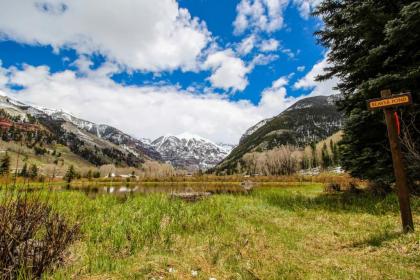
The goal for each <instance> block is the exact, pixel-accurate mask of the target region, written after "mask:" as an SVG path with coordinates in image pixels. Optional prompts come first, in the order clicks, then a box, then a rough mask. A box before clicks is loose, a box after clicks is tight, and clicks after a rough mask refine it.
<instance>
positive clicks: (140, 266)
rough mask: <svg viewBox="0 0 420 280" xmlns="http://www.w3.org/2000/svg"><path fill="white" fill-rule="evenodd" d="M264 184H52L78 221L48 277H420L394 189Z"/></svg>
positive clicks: (415, 241) (418, 241)
mask: <svg viewBox="0 0 420 280" xmlns="http://www.w3.org/2000/svg"><path fill="white" fill-rule="evenodd" d="M322 189H323V186H322V184H307V185H302V186H293V187H276V188H270V187H264V188H260V189H257V190H255V191H254V192H253V193H252V194H251V195H214V196H211V197H209V198H206V199H204V200H202V201H199V202H195V203H188V202H184V201H181V200H177V199H170V198H168V196H167V195H164V194H151V195H138V196H134V197H131V198H128V199H127V200H123V199H121V198H118V197H115V196H109V195H108V196H107V195H104V196H98V197H96V198H94V199H92V198H89V197H87V196H86V195H84V194H83V193H81V192H74V191H73V192H71V191H61V192H56V193H55V195H53V196H52V197H51V198H50V199H51V201H53V202H54V207H55V208H56V209H57V210H59V211H60V212H61V213H63V214H64V215H65V216H67V217H68V218H69V219H70V220H72V221H74V222H75V221H78V222H80V223H81V225H82V233H83V235H82V237H81V239H80V240H79V241H77V242H76V243H75V244H73V245H72V246H71V248H70V253H69V255H68V256H67V257H66V261H65V264H64V266H62V267H61V268H59V269H57V270H55V271H54V272H53V273H50V274H49V275H46V276H47V278H51V279H70V278H71V279H210V278H211V277H213V278H215V279H419V278H420V266H419V263H420V234H419V232H420V231H419V229H418V228H419V227H420V199H419V198H415V199H413V201H412V209H413V214H414V220H415V224H416V225H417V231H416V232H415V233H412V234H408V235H403V234H401V233H400V232H401V230H400V220H399V212H398V204H397V200H396V197H395V196H394V195H390V196H388V197H385V198H373V197H371V196H369V195H364V194H362V195H358V196H354V195H350V194H337V195H326V194H323V193H322Z"/></svg>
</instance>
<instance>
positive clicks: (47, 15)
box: [0, 0, 210, 71]
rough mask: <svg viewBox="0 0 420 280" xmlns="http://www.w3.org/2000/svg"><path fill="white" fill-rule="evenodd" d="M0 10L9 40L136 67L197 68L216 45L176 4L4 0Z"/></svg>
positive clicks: (162, 0)
mask: <svg viewBox="0 0 420 280" xmlns="http://www.w3.org/2000/svg"><path fill="white" fill-rule="evenodd" d="M0 11H1V16H0V34H1V37H3V38H8V39H12V40H15V41H18V42H22V43H28V44H41V45H51V46H53V48H54V49H55V50H56V51H58V50H59V49H61V48H74V49H76V50H77V52H78V53H79V54H88V55H90V54H93V53H101V54H102V55H105V56H106V57H107V58H108V60H111V61H115V62H117V63H119V64H121V65H124V66H127V67H128V68H130V69H140V70H145V71H163V70H173V69H177V68H181V69H183V70H191V69H196V63H197V59H198V58H199V57H200V56H201V54H202V51H203V49H204V48H205V47H206V46H207V44H208V42H209V41H210V34H209V32H208V31H207V28H206V26H205V24H204V23H203V22H200V21H199V20H198V19H197V18H191V16H190V14H189V12H188V11H187V10H186V9H183V8H180V7H179V6H178V3H177V2H176V1H174V0H159V1H153V0H142V1H136V0H107V1H102V0H90V1H86V0H71V1H70V0H61V1H59V0H44V1H35V0H22V1H15V0H2V1H0Z"/></svg>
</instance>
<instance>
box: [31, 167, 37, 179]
mask: <svg viewBox="0 0 420 280" xmlns="http://www.w3.org/2000/svg"><path fill="white" fill-rule="evenodd" d="M29 177H30V178H31V179H32V180H34V179H35V178H36V177H38V167H37V166H36V165H35V164H32V165H31V169H30V170H29Z"/></svg>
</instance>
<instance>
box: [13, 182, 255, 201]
mask: <svg viewBox="0 0 420 280" xmlns="http://www.w3.org/2000/svg"><path fill="white" fill-rule="evenodd" d="M250 188H252V186H251V187H250V186H244V184H241V183H219V182H217V183H213V182H193V183H191V182H188V183H183V182H182V183H179V182H177V183H173V182H159V183H147V182H143V183H135V184H132V183H131V184H118V183H117V184H109V183H108V184H102V185H101V184H100V183H99V184H98V183H97V184H84V185H75V186H71V185H70V186H54V185H51V186H44V187H25V188H20V190H21V191H23V190H26V191H31V192H33V191H38V190H45V189H48V190H50V191H78V192H83V193H84V194H86V195H87V196H89V197H91V198H95V197H97V196H99V195H113V196H120V197H128V196H131V195H140V194H150V193H167V194H170V195H171V196H174V197H180V198H187V200H195V198H196V197H203V196H208V195H213V194H243V193H247V192H248V191H250ZM188 198H192V199H188Z"/></svg>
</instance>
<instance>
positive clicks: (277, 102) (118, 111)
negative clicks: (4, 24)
mask: <svg viewBox="0 0 420 280" xmlns="http://www.w3.org/2000/svg"><path fill="white" fill-rule="evenodd" d="M104 67H107V66H104ZM96 71H97V72H95V71H93V70H88V71H86V75H83V76H80V75H76V73H75V72H74V71H70V70H66V71H63V72H57V73H51V72H50V70H49V68H48V67H46V66H38V67H34V66H29V65H25V66H24V67H23V69H21V70H20V69H16V68H13V67H11V68H2V67H0V80H6V81H7V83H9V84H11V83H14V84H18V85H21V86H23V87H24V89H23V90H21V91H18V92H15V91H13V90H11V89H10V88H8V87H7V86H5V84H6V83H3V84H2V85H0V93H1V92H4V93H5V94H7V95H9V96H10V97H12V98H17V99H19V100H21V101H23V102H29V103H31V104H37V105H40V106H45V107H49V108H56V109H63V110H65V111H67V112H71V113H73V114H74V115H76V116H78V117H81V118H84V119H86V120H90V121H93V122H96V123H105V124H109V125H112V126H115V127H117V128H119V129H121V130H123V131H125V132H127V133H129V134H131V135H133V136H136V137H139V138H140V137H148V138H152V139H153V138H157V137H159V136H161V135H165V134H167V133H171V134H180V133H183V132H190V133H194V134H198V135H201V136H203V137H206V138H209V139H211V140H213V141H215V142H225V143H236V142H237V141H238V140H239V138H240V136H241V134H242V133H243V132H244V131H245V130H246V129H248V128H249V127H251V126H252V125H254V124H255V123H257V122H259V121H260V120H262V119H264V118H267V117H272V116H273V115H277V114H278V113H280V112H281V111H282V110H283V109H285V108H286V107H287V106H289V105H290V104H292V103H293V102H294V101H295V100H297V99H296V98H294V97H286V91H285V89H284V86H285V85H286V83H287V78H285V77H282V78H279V79H278V80H277V81H275V82H273V85H272V87H271V88H269V89H266V90H264V92H263V93H262V98H261V101H260V103H259V104H258V105H253V104H252V103H250V102H249V101H248V100H239V101H231V100H229V99H227V97H226V96H224V95H218V94H213V93H211V92H210V93H202V94H197V92H189V91H183V90H180V89H179V88H176V87H173V86H166V87H165V86H160V87H158V86H123V85H120V84H117V83H115V82H114V81H112V80H111V79H110V78H109V77H107V76H106V75H104V74H103V73H106V72H107V71H103V70H102V69H101V68H99V69H98V70H96ZM100 73H102V76H101V74H100Z"/></svg>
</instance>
